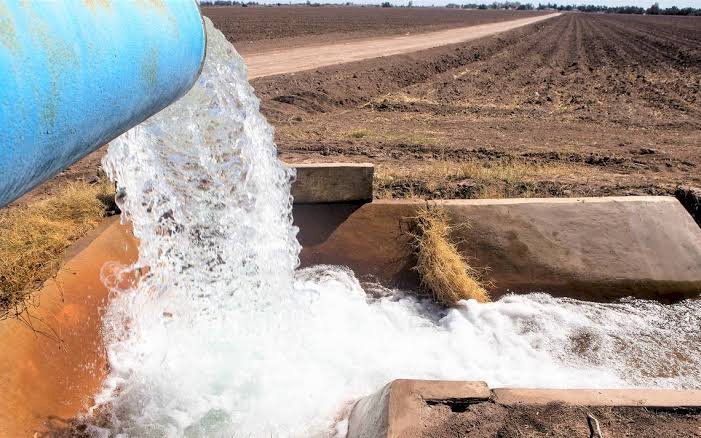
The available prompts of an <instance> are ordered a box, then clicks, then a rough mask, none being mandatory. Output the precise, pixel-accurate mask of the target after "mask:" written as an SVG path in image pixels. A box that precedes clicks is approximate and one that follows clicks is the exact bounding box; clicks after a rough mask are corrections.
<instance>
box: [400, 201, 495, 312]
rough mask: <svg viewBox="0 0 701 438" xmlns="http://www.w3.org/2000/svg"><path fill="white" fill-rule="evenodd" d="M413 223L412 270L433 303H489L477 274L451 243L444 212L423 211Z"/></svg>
mask: <svg viewBox="0 0 701 438" xmlns="http://www.w3.org/2000/svg"><path fill="white" fill-rule="evenodd" d="M413 219H414V221H415V227H414V231H413V232H412V237H413V244H414V250H415V253H416V267H415V269H416V271H418V273H419V275H420V276H421V283H422V285H423V286H424V287H426V288H427V289H428V290H430V291H431V293H432V294H433V296H434V298H435V299H436V301H438V302H440V303H443V304H445V305H448V306H453V305H455V304H456V303H457V302H458V301H460V300H469V299H475V300H477V301H479V302H481V303H484V302H488V301H490V299H489V294H488V293H487V291H486V290H485V288H484V287H483V286H482V284H481V283H480V281H479V275H478V272H477V270H476V269H475V268H473V267H472V266H470V264H469V263H468V262H467V260H466V259H465V257H463V256H462V255H461V254H460V252H459V251H458V249H457V247H456V246H455V245H454V244H453V243H452V242H451V241H450V237H449V236H450V230H451V226H450V225H448V221H447V217H446V213H445V211H443V210H441V209H438V208H435V207H433V208H428V207H427V208H422V209H421V210H419V212H418V214H417V216H416V217H415V218H413Z"/></svg>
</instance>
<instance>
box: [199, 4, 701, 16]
mask: <svg viewBox="0 0 701 438" xmlns="http://www.w3.org/2000/svg"><path fill="white" fill-rule="evenodd" d="M201 3H202V4H206V5H214V6H242V7H247V6H286V5H296V6H311V7H318V6H363V7H383V8H392V7H409V8H411V7H414V6H413V3H412V2H411V1H409V3H408V4H407V5H405V6H404V5H402V6H395V5H393V4H392V3H391V2H389V1H384V2H382V3H380V4H375V5H372V4H358V5H356V4H354V3H353V2H346V3H344V4H342V5H339V4H338V3H318V2H311V1H310V0H306V3H299V2H288V3H273V4H270V3H266V4H261V3H257V2H255V1H248V2H244V1H238V0H201ZM446 7H448V8H455V9H509V10H518V11H532V10H538V11H543V10H555V11H580V12H598V13H607V14H640V15H642V14H647V15H698V16H701V8H678V7H676V6H672V7H671V8H664V9H663V8H661V7H660V5H659V4H658V3H655V4H653V5H652V6H650V7H649V8H647V9H645V8H641V7H638V6H601V5H565V4H557V3H546V4H542V3H538V6H533V4H532V3H521V2H511V1H505V2H493V3H466V4H458V3H449V4H448V5H446Z"/></svg>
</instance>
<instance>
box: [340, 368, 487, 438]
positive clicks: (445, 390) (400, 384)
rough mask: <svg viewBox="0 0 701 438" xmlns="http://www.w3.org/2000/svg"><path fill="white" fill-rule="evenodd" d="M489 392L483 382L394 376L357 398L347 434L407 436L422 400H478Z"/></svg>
mask: <svg viewBox="0 0 701 438" xmlns="http://www.w3.org/2000/svg"><path fill="white" fill-rule="evenodd" d="M491 396H492V394H491V391H490V389H489V386H487V384H486V383H484V382H470V381H449V380H410V379H398V380H393V381H392V382H390V383H389V384H387V385H385V386H384V387H383V388H382V389H380V390H379V391H377V392H375V393H374V394H370V395H369V396H367V397H363V398H361V399H360V400H358V401H357V402H356V404H355V406H353V409H352V410H351V414H350V418H349V420H348V435H347V436H348V438H379V437H387V438H389V437H396V438H401V437H406V436H412V435H413V433H414V432H415V431H416V430H415V429H416V427H417V417H416V412H418V411H419V409H420V408H421V407H422V405H424V404H425V403H432V402H450V401H451V400H452V401H456V402H462V403H479V402H483V401H488V400H489V399H490V397H491Z"/></svg>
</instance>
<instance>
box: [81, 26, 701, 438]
mask: <svg viewBox="0 0 701 438" xmlns="http://www.w3.org/2000/svg"><path fill="white" fill-rule="evenodd" d="M207 32H208V54H207V60H206V63H205V66H204V70H203V72H202V75H201V77H200V79H199V81H198V82H197V84H196V85H195V87H194V88H193V89H192V91H190V93H188V95H187V96H185V97H184V98H182V99H181V100H180V101H178V102H177V103H176V104H174V105H172V106H171V107H169V108H167V109H166V110H164V111H162V112H161V113H159V114H157V115H156V116H154V117H152V118H150V119H149V120H147V121H146V122H145V123H143V124H142V125H140V126H138V127H137V128H134V129H133V130H131V131H130V132H128V133H126V134H124V135H123V136H122V137H120V138H119V139H118V140H117V141H115V142H113V143H112V144H111V146H110V149H109V153H108V155H107V156H106V158H105V160H104V165H105V168H106V170H107V172H108V173H109V175H110V176H111V177H112V178H113V179H115V180H116V181H118V185H119V187H120V190H119V194H118V198H119V199H118V200H119V203H120V206H121V208H122V210H123V212H124V213H123V215H124V218H125V219H127V220H129V221H131V223H132V225H133V227H134V234H135V235H136V236H137V237H138V238H139V239H140V249H139V260H138V262H137V263H136V264H134V265H133V266H130V267H127V268H123V269H121V270H117V271H114V272H105V280H106V281H107V283H108V284H110V285H111V288H112V295H113V296H112V300H111V303H110V305H109V307H108V309H107V310H106V313H105V315H104V338H105V346H106V350H107V355H108V361H109V364H110V375H109V377H108V379H107V381H106V383H105V389H104V391H103V392H102V393H101V394H100V395H99V396H98V399H97V408H98V410H99V411H101V412H102V413H103V414H104V416H105V418H103V419H102V420H101V425H102V426H104V428H103V429H97V428H94V429H93V430H95V431H98V430H99V431H102V432H107V431H110V432H114V433H124V434H126V435H129V436H305V437H306V436H317V435H318V436H324V435H333V434H334V433H336V429H335V428H334V421H335V419H338V415H339V413H341V412H343V410H344V408H347V406H348V403H349V401H351V400H353V399H354V398H356V397H359V396H362V395H365V394H368V393H370V392H372V391H374V390H376V389H377V388H379V387H380V386H382V385H384V384H385V383H387V382H388V381H389V380H391V379H394V378H399V377H402V378H440V379H465V380H486V381H487V382H488V383H490V384H492V385H515V386H551V387H584V386H586V387H617V386H618V387H620V386H631V385H655V386H675V387H696V386H698V385H699V382H701V376H700V374H699V373H700V371H699V370H700V369H701V367H699V365H701V359H700V357H701V354H700V352H699V351H698V349H699V348H701V347H698V346H699V345H701V343H699V342H698V341H699V339H698V335H697V334H696V333H697V327H698V325H699V322H701V311H700V310H699V306H697V305H696V304H695V303H692V302H685V303H681V304H678V305H676V306H661V305H659V304H654V303H647V302H642V301H629V302H626V303H621V304H614V305H603V304H594V303H582V302H577V301H574V300H563V299H554V298H552V297H549V296H546V295H538V294H536V295H530V296H520V297H515V296H512V297H507V298H504V299H502V300H500V301H499V302H496V303H491V304H484V305H480V304H477V303H476V302H465V303H463V304H462V305H461V306H460V307H458V308H455V309H452V310H449V311H445V310H441V309H439V308H435V307H432V306H431V304H430V303H426V302H422V301H420V300H417V299H415V298H412V297H411V296H409V295H405V294H403V293H401V292H400V291H387V290H382V291H380V292H381V293H373V294H366V293H365V291H364V290H363V288H362V287H361V285H360V284H359V282H358V281H357V279H356V278H355V277H354V276H353V273H352V272H350V271H348V270H346V269H343V268H339V267H329V266H318V267H314V268H309V269H303V270H296V269H295V268H296V267H297V264H298V253H299V244H298V243H297V241H296V238H295V236H296V232H297V230H296V229H295V227H294V226H293V225H292V218H291V199H290V181H291V179H292V177H293V173H292V171H290V170H288V169H287V168H285V167H284V166H283V165H282V164H281V163H280V162H279V161H278V159H277V158H276V150H275V145H274V143H273V136H272V130H271V128H270V126H269V125H268V124H267V123H266V121H265V120H264V118H263V117H262V116H261V114H260V113H259V110H258V105H259V103H258V100H257V99H256V97H255V96H254V94H253V90H252V89H251V87H250V86H249V85H248V83H247V79H246V72H245V67H244V64H243V61H242V60H241V58H240V57H239V55H238V54H237V53H236V51H235V50H234V48H233V47H232V46H231V45H230V44H229V43H228V42H227V41H226V40H225V38H224V37H223V35H222V34H221V33H220V32H218V31H217V30H215V29H214V28H213V26H212V25H211V23H210V22H209V20H207ZM135 278H136V279H135ZM378 296H379V297H381V298H372V297H378ZM672 319H673V320H674V327H675V329H674V330H672V329H669V328H668V327H670V324H669V321H670V320H672ZM671 339H674V340H676V342H670V340H671ZM682 342H689V343H690V344H689V345H688V346H687V348H686V349H685V348H684V346H683V345H684V344H682ZM665 355H669V357H665Z"/></svg>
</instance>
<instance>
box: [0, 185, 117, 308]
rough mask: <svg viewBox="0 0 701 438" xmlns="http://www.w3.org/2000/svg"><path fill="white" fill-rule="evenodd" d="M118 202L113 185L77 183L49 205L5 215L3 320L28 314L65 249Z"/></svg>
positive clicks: (1, 228)
mask: <svg viewBox="0 0 701 438" xmlns="http://www.w3.org/2000/svg"><path fill="white" fill-rule="evenodd" d="M113 199H114V190H113V187H112V185H111V184H110V183H108V182H102V183H99V184H95V185H90V184H87V183H84V182H73V183H69V184H67V185H66V186H64V187H62V188H61V189H60V190H59V191H58V192H57V193H56V194H55V195H53V196H52V197H50V198H48V199H44V200H39V201H35V202H32V203H29V204H27V205H19V206H13V207H9V208H6V209H3V210H0V260H2V263H0V320H2V319H5V318H7V317H19V316H20V315H22V313H23V312H25V310H26V308H27V304H28V302H29V300H30V298H31V293H32V292H34V291H36V290H38V289H39V288H40V287H41V285H42V284H43V283H44V282H45V281H46V280H48V279H49V278H52V277H55V275H56V273H57V272H58V270H59V268H60V266H61V261H62V256H63V252H64V251H65V250H66V248H67V247H68V246H69V245H71V243H73V242H74V241H75V240H76V239H78V238H80V237H81V236H83V235H84V234H85V233H87V232H88V231H89V230H91V229H93V228H95V227H96V226H97V225H98V224H99V222H100V220H101V219H102V218H103V217H104V216H105V212H106V210H107V206H109V205H111V203H112V200H113Z"/></svg>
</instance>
